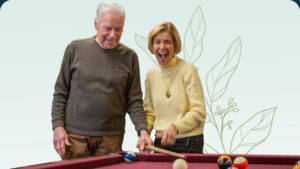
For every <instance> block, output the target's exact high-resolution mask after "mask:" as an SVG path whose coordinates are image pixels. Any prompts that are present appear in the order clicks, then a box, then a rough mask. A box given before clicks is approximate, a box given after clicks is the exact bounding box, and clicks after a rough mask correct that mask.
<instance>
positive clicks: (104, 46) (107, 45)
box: [103, 44, 118, 49]
mask: <svg viewBox="0 0 300 169" xmlns="http://www.w3.org/2000/svg"><path fill="white" fill-rule="evenodd" d="M117 45H118V44H105V45H103V48H104V49H113V48H115V47H116V46H117Z"/></svg>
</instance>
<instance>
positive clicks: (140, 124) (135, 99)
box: [126, 54, 146, 135]
mask: <svg viewBox="0 0 300 169" xmlns="http://www.w3.org/2000/svg"><path fill="white" fill-rule="evenodd" d="M135 55H136V54H135ZM126 104H127V112H128V114H129V116H130V119H131V121H132V122H133V124H134V126H135V130H136V131H137V132H139V131H140V130H142V129H146V119H145V113H144V108H143V99H142V90H141V81H140V69H139V62H138V57H137V56H136V57H135V60H134V63H133V72H132V75H131V77H130V79H129V81H128V83H127V94H126ZM138 135H139V133H138Z"/></svg>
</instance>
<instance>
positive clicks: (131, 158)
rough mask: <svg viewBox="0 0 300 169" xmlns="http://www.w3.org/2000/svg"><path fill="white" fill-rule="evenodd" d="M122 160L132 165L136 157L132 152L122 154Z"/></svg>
mask: <svg viewBox="0 0 300 169" xmlns="http://www.w3.org/2000/svg"><path fill="white" fill-rule="evenodd" d="M124 160H125V161H126V162H129V163H132V162H134V161H135V160H136V155H135V153H134V152H127V153H125V154H124Z"/></svg>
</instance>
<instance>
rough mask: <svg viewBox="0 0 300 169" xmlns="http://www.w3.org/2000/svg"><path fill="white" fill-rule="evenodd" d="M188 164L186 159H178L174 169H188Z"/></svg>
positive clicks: (174, 163)
mask: <svg viewBox="0 0 300 169" xmlns="http://www.w3.org/2000/svg"><path fill="white" fill-rule="evenodd" d="M187 168H188V164H187V162H186V161H185V160H184V159H177V160H175V161H174V162H173V169H187Z"/></svg>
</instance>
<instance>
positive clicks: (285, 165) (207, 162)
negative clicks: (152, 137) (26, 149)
mask: <svg viewBox="0 0 300 169" xmlns="http://www.w3.org/2000/svg"><path fill="white" fill-rule="evenodd" d="M185 155H186V157H187V158H186V161H187V162H188V169H200V168H201V169H218V165H217V160H218V157H219V156H220V154H185ZM228 156H230V157H231V158H232V159H234V158H235V157H237V156H244V157H246V158H247V160H248V162H249V164H248V167H247V169H271V168H272V169H292V168H293V166H294V165H295V163H296V162H297V161H298V160H300V156H296V155H237V154H229V155H228ZM174 160H176V157H172V156H169V155H165V154H160V153H155V154H139V155H138V159H137V161H135V162H133V163H127V162H124V160H123V156H122V155H121V154H114V155H107V156H101V157H91V158H85V159H79V160H71V161H59V162H52V163H46V164H39V165H33V166H28V167H21V168H22V169H46V168H47V169H172V164H173V161H174Z"/></svg>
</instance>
